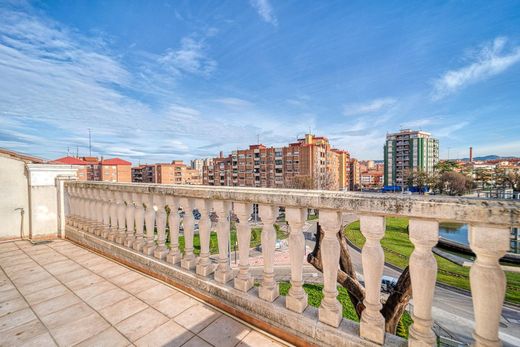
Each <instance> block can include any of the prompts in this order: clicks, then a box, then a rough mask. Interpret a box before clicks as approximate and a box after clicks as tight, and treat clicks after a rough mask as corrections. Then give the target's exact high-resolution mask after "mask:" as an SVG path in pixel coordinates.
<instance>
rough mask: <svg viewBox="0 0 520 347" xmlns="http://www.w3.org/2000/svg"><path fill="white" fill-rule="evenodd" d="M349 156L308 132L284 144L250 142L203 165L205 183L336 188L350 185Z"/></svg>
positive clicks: (323, 138)
mask: <svg viewBox="0 0 520 347" xmlns="http://www.w3.org/2000/svg"><path fill="white" fill-rule="evenodd" d="M349 158H350V155H349V153H348V152H347V151H343V150H338V149H333V148H332V147H331V145H330V143H329V141H328V139H327V138H326V137H318V136H314V135H312V134H306V135H305V137H303V138H300V139H298V140H297V142H294V143H290V144H289V145H288V146H285V147H266V146H264V145H262V144H257V145H251V146H249V148H248V149H239V150H236V151H233V152H232V153H231V154H230V155H229V156H227V157H224V156H223V154H221V155H220V156H219V157H217V158H213V162H212V163H210V164H209V165H204V167H203V182H204V184H206V185H216V186H239V187H270V188H299V189H326V190H337V189H344V188H345V187H347V186H348V184H347V182H349V173H350V167H349V165H347V163H348V162H349Z"/></svg>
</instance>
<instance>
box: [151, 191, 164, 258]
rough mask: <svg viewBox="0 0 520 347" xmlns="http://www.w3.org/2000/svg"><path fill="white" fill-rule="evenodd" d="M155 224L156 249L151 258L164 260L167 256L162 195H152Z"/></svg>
mask: <svg viewBox="0 0 520 347" xmlns="http://www.w3.org/2000/svg"><path fill="white" fill-rule="evenodd" d="M154 202H155V206H156V207H157V212H156V217H155V218H156V219H155V221H156V224H157V247H155V249H154V251H153V256H154V257H156V258H158V259H161V260H162V259H165V258H166V255H167V254H168V247H166V204H165V198H164V196H163V195H154Z"/></svg>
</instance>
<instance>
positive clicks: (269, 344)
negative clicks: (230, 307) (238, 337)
mask: <svg viewBox="0 0 520 347" xmlns="http://www.w3.org/2000/svg"><path fill="white" fill-rule="evenodd" d="M282 346H284V345H282V344H281V343H279V342H277V341H275V340H273V339H270V338H269V337H267V336H266V335H264V334H260V333H259V332H258V331H254V330H253V331H251V332H250V333H249V334H247V336H246V337H244V339H243V340H242V341H240V343H239V344H238V345H237V347H282Z"/></svg>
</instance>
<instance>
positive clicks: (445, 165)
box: [434, 160, 459, 174]
mask: <svg viewBox="0 0 520 347" xmlns="http://www.w3.org/2000/svg"><path fill="white" fill-rule="evenodd" d="M458 167H459V165H458V164H457V163H456V162H454V161H453V160H443V161H440V162H438V163H437V164H435V166H434V169H435V171H437V172H439V173H440V174H443V173H445V172H450V171H453V170H455V169H456V168H458Z"/></svg>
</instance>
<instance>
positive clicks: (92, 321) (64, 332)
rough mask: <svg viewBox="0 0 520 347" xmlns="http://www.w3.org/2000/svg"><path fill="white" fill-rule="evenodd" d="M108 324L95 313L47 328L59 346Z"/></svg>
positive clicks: (86, 335) (71, 343) (67, 344)
mask: <svg viewBox="0 0 520 347" xmlns="http://www.w3.org/2000/svg"><path fill="white" fill-rule="evenodd" d="M108 327H109V324H108V323H107V322H106V321H105V320H104V319H103V318H102V317H101V316H100V315H98V314H97V313H94V314H91V315H89V316H87V317H84V318H81V319H78V320H76V321H74V322H71V323H68V324H65V325H61V326H60V327H58V328H56V329H49V330H50V331H51V334H52V336H54V338H55V339H56V341H57V342H58V344H59V345H60V346H72V345H74V344H76V343H79V342H81V341H83V340H86V339H88V338H90V337H92V336H95V335H97V334H99V333H100V332H102V331H103V330H105V329H107V328H108Z"/></svg>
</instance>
